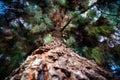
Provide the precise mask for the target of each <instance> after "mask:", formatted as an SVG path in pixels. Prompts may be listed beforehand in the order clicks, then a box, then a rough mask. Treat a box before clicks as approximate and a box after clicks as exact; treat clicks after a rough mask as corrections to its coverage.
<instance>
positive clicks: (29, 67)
mask: <svg viewBox="0 0 120 80" xmlns="http://www.w3.org/2000/svg"><path fill="white" fill-rule="evenodd" d="M9 78H10V80H117V79H116V78H115V77H114V76H113V75H112V74H111V73H110V72H108V71H105V70H104V69H102V68H100V67H98V66H97V65H96V64H95V63H94V62H92V61H90V60H87V59H86V58H83V57H81V56H79V55H77V54H76V53H75V52H73V51H72V50H71V49H70V48H67V47H66V46H65V45H64V44H63V42H62V41H61V40H60V39H58V38H53V40H52V41H51V42H50V43H48V44H46V45H45V46H42V47H39V48H38V49H36V50H35V51H34V52H33V53H32V55H30V56H28V57H27V59H26V60H25V62H24V63H23V64H22V65H21V66H20V67H19V68H17V69H16V70H14V71H13V72H12V73H11V75H10V77H9Z"/></svg>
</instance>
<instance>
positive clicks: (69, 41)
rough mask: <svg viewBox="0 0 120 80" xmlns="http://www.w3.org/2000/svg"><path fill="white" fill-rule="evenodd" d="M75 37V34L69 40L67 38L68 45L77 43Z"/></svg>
mask: <svg viewBox="0 0 120 80" xmlns="http://www.w3.org/2000/svg"><path fill="white" fill-rule="evenodd" d="M75 41H76V40H75V38H74V37H73V36H70V37H69V38H68V39H67V40H66V45H67V46H72V45H73V44H74V43H75Z"/></svg>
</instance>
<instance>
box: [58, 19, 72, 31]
mask: <svg viewBox="0 0 120 80" xmlns="http://www.w3.org/2000/svg"><path fill="white" fill-rule="evenodd" d="M71 21H72V18H71V19H70V20H69V21H68V22H67V23H66V25H65V26H63V28H62V29H61V30H60V32H63V31H64V29H65V28H66V27H67V26H68V25H69V23H70V22H71Z"/></svg>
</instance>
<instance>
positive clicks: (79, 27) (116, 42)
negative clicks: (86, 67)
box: [0, 0, 120, 80]
mask: <svg viewBox="0 0 120 80" xmlns="http://www.w3.org/2000/svg"><path fill="white" fill-rule="evenodd" d="M53 36H55V37H62V39H63V41H64V43H65V44H66V45H67V47H70V48H71V49H72V50H74V51H75V52H76V53H78V54H79V55H80V56H83V57H86V58H88V59H90V60H92V61H94V62H96V63H97V64H98V65H100V66H101V67H103V68H105V69H106V70H109V71H111V72H112V73H113V74H115V75H116V76H118V77H120V60H119V58H120V0H1V1H0V77H1V79H2V80H3V79H4V78H5V77H6V76H8V75H9V74H10V73H11V71H12V70H13V69H15V68H16V67H18V66H19V65H21V63H22V62H23V61H24V60H25V58H26V57H27V56H28V55H30V54H31V52H32V51H34V50H35V49H37V48H38V47H39V46H42V45H44V44H46V43H48V42H50V41H51V40H52V37H53Z"/></svg>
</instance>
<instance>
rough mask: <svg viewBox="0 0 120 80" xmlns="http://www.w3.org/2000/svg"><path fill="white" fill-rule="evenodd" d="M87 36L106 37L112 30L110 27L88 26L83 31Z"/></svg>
mask: <svg viewBox="0 0 120 80" xmlns="http://www.w3.org/2000/svg"><path fill="white" fill-rule="evenodd" d="M85 30H86V31H87V32H88V35H100V34H104V35H108V34H110V33H111V31H112V30H113V28H112V27H111V26H90V27H87V28H86V29H85Z"/></svg>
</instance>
